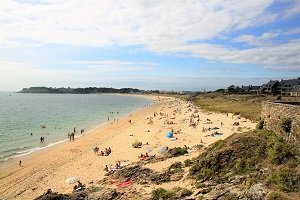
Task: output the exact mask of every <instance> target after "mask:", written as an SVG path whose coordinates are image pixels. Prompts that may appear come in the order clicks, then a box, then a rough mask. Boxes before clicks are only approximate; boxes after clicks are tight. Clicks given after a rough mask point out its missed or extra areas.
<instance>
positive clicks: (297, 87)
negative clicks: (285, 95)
mask: <svg viewBox="0 0 300 200" xmlns="http://www.w3.org/2000/svg"><path fill="white" fill-rule="evenodd" d="M291 92H300V85H296V86H294V87H293V88H292V90H291Z"/></svg>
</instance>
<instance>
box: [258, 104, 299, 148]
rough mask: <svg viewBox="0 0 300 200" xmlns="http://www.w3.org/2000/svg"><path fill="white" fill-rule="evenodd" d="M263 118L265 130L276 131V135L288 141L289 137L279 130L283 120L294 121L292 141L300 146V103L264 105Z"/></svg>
mask: <svg viewBox="0 0 300 200" xmlns="http://www.w3.org/2000/svg"><path fill="white" fill-rule="evenodd" d="M262 117H263V119H264V121H265V128H266V129H269V130H272V131H274V132H275V133H276V134H278V135H280V136H282V137H284V138H286V139H288V135H287V134H286V133H284V132H283V131H282V130H280V128H279V124H280V121H281V120H282V119H283V118H290V119H291V120H292V129H291V136H290V141H291V142H292V143H297V144H300V105H299V103H289V104H286V103H273V102H263V103H262Z"/></svg>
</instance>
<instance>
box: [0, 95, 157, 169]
mask: <svg viewBox="0 0 300 200" xmlns="http://www.w3.org/2000/svg"><path fill="white" fill-rule="evenodd" d="M22 94H23V93H22ZM24 94H32V93H24ZM33 94H34V93H33ZM105 95H107V94H105ZM108 95H121V96H135V97H140V98H144V99H148V100H150V101H151V102H150V105H151V104H152V103H153V102H154V99H155V96H152V95H137V94H133V95H131V94H118V93H110V94H108ZM145 106H147V105H144V106H141V107H140V108H136V109H134V110H132V111H130V112H129V113H125V114H123V115H120V116H119V118H118V120H120V119H122V118H125V117H128V116H130V115H132V114H134V113H136V112H138V111H140V110H142V109H143V108H145ZM115 122H117V121H112V122H110V121H105V122H100V124H95V125H93V126H92V127H87V128H85V130H86V131H85V132H84V134H80V133H79V132H78V133H77V135H76V136H75V139H76V140H78V139H80V138H81V137H83V136H85V135H89V134H91V133H93V132H97V131H100V130H99V129H101V128H103V127H104V126H107V125H110V124H113V123H115ZM79 134H80V135H79ZM67 142H69V139H68V138H66V139H62V140H58V141H55V142H52V143H49V144H47V145H46V146H42V147H33V148H31V149H28V150H27V152H24V153H20V154H18V155H14V156H11V157H7V158H6V159H4V160H1V161H0V171H1V170H5V168H9V167H12V166H13V165H15V164H16V163H18V162H19V160H23V159H24V160H27V159H28V158H30V157H32V156H38V155H39V154H40V153H42V152H43V151H47V150H49V151H50V150H51V149H52V148H55V147H56V146H58V145H63V144H65V143H67ZM17 153H19V152H17Z"/></svg>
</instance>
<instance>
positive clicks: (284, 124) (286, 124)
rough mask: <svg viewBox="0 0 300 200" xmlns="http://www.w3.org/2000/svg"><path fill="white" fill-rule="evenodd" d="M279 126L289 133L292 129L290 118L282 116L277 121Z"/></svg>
mask: <svg viewBox="0 0 300 200" xmlns="http://www.w3.org/2000/svg"><path fill="white" fill-rule="evenodd" d="M279 128H280V130H282V131H283V132H285V133H290V132H291V129H292V120H291V119H290V118H282V119H281V120H280V122H279Z"/></svg>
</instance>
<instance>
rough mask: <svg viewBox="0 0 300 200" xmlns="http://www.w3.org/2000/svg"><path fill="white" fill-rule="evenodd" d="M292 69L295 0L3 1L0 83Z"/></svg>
mask: <svg viewBox="0 0 300 200" xmlns="http://www.w3.org/2000/svg"><path fill="white" fill-rule="evenodd" d="M296 77H300V1H299V0H278V1H272V0H256V1H255V0H243V1H240V0H232V1H225V0H223V1H221V0H210V1H198V0H197V1H193V0H186V1H182V0H172V1H171V0H163V1H147V0H144V1H142V0H140V1H131V0H130V1H117V0H116V1H115V0H103V1H98V0H86V1H82V0H72V1H62V0H1V1H0V90H10V91H17V90H20V89H22V88H23V87H30V86H48V87H62V86H63V87H69V86H70V87H89V86H96V87H116V88H121V87H134V88H139V89H161V90H200V91H202V90H204V89H205V90H215V89H218V88H225V87H227V86H229V85H231V84H234V85H247V84H252V85H261V84H262V83H265V82H267V81H268V80H270V79H281V78H296Z"/></svg>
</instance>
